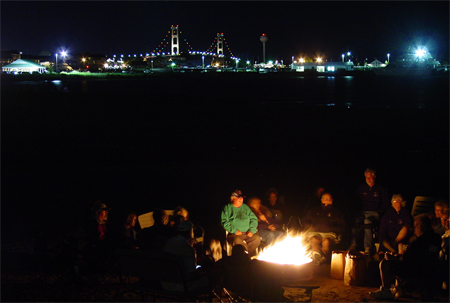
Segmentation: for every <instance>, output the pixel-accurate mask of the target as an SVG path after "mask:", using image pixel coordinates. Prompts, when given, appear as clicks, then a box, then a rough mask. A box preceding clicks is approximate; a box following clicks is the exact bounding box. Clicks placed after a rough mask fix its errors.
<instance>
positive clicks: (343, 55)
mask: <svg viewBox="0 0 450 303" xmlns="http://www.w3.org/2000/svg"><path fill="white" fill-rule="evenodd" d="M344 57H345V54H342V62H344Z"/></svg>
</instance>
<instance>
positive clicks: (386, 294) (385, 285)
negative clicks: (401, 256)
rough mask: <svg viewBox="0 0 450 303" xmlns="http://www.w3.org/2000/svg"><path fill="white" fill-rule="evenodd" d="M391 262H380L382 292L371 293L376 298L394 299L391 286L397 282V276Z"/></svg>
mask: <svg viewBox="0 0 450 303" xmlns="http://www.w3.org/2000/svg"><path fill="white" fill-rule="evenodd" d="M390 262H392V261H388V260H381V262H380V276H381V286H380V290H378V291H373V292H370V295H371V296H372V297H374V298H378V299H393V298H394V295H393V294H392V292H391V290H390V287H391V284H392V283H393V282H394V281H395V275H394V274H393V273H392V270H391V265H390Z"/></svg>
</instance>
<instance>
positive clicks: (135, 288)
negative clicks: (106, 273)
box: [115, 249, 213, 301]
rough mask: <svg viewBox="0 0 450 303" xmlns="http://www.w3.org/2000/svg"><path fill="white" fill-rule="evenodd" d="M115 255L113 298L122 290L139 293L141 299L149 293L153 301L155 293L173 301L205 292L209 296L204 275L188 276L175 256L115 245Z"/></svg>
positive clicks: (210, 291) (123, 291)
mask: <svg viewBox="0 0 450 303" xmlns="http://www.w3.org/2000/svg"><path fill="white" fill-rule="evenodd" d="M115 256H116V259H117V262H118V266H119V280H120V285H119V289H118V291H117V293H116V299H117V298H119V297H121V296H123V294H124V293H125V292H135V293H140V294H141V299H142V301H147V298H148V294H152V295H153V301H155V300H156V297H157V296H161V297H170V298H173V299H176V300H177V301H179V300H185V301H195V300H196V299H197V298H199V297H204V296H206V297H207V299H208V301H211V300H212V295H213V288H212V286H211V285H210V284H209V283H208V281H207V278H206V277H202V278H200V279H199V278H190V276H189V273H188V271H187V269H186V267H185V265H184V262H183V259H182V258H181V257H179V256H175V255H171V254H168V253H155V252H151V251H143V250H139V249H118V250H116V251H115Z"/></svg>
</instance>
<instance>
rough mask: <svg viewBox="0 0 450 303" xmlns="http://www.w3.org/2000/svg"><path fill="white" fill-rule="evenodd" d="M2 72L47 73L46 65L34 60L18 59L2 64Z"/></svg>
mask: <svg viewBox="0 0 450 303" xmlns="http://www.w3.org/2000/svg"><path fill="white" fill-rule="evenodd" d="M2 72H5V73H30V74H32V73H40V74H42V73H45V72H47V69H46V68H45V66H43V65H41V64H38V63H36V62H34V61H32V60H26V59H17V60H16V61H14V62H11V63H10V64H7V65H4V66H2Z"/></svg>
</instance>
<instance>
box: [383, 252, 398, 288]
mask: <svg viewBox="0 0 450 303" xmlns="http://www.w3.org/2000/svg"><path fill="white" fill-rule="evenodd" d="M390 262H391V261H388V260H385V259H383V260H381V262H380V277H381V287H383V289H390V288H391V284H394V282H395V275H394V274H392V271H391V267H390Z"/></svg>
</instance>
